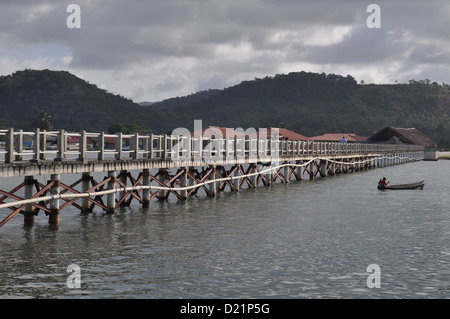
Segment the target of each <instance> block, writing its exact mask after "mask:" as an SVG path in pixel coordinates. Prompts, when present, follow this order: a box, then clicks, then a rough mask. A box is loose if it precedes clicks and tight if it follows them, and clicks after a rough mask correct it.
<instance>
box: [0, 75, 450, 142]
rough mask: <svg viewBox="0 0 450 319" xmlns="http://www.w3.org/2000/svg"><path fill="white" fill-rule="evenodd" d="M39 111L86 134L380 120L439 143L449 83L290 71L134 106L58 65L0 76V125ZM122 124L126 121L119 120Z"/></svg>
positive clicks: (320, 126) (302, 129) (367, 131)
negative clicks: (365, 81)
mask: <svg viewBox="0 0 450 319" xmlns="http://www.w3.org/2000/svg"><path fill="white" fill-rule="evenodd" d="M42 110H45V111H47V114H48V115H49V116H51V118H50V121H51V123H52V124H53V126H54V128H55V129H58V128H64V129H67V130H71V131H79V130H81V129H85V130H87V131H89V132H95V131H107V130H108V128H110V127H111V126H113V127H114V129H117V128H126V127H128V128H129V129H131V130H132V129H135V128H139V130H140V131H146V130H151V131H153V132H155V133H170V132H171V131H172V130H173V129H175V128H177V127H186V128H189V129H192V127H193V121H194V120H195V119H198V120H203V126H207V125H215V126H226V127H230V128H237V127H242V128H249V127H255V128H258V127H271V126H272V127H280V126H281V127H287V128H289V129H291V130H294V131H296V132H298V133H300V134H303V135H306V136H313V135H319V134H321V133H323V132H355V133H357V134H360V135H371V134H372V133H373V132H374V131H376V130H378V129H381V128H383V127H385V126H396V127H416V128H417V129H419V130H421V131H422V132H424V133H425V134H427V135H429V136H430V137H431V138H432V139H434V140H435V141H436V142H438V143H439V144H441V145H443V144H447V145H449V144H450V143H449V140H450V86H449V85H447V84H438V83H435V82H431V81H429V80H424V81H415V80H411V81H410V83H409V84H394V85H387V84H383V85H372V84H369V85H361V84H358V83H357V82H356V81H355V79H354V78H353V77H351V76H340V75H334V74H324V73H322V74H317V73H307V72H295V73H289V74H285V75H275V76H274V77H266V78H263V79H254V80H251V81H244V82H242V83H240V84H238V85H235V86H232V87H229V88H226V89H223V90H209V91H203V92H198V94H192V95H190V96H187V97H177V98H172V99H168V100H166V101H162V102H158V103H155V104H151V105H150V106H145V107H144V106H141V105H139V104H137V103H134V102H133V101H131V100H128V99H125V98H123V97H121V96H118V95H113V94H110V93H108V92H106V91H104V90H102V89H99V88H98V87H96V86H95V85H94V84H89V83H87V82H86V81H84V80H82V79H79V78H77V77H75V76H73V75H71V74H70V73H68V72H64V71H49V70H43V71H35V70H25V71H18V72H16V73H14V74H13V75H9V76H2V77H0V112H1V115H0V126H1V127H3V128H6V127H15V128H22V129H28V128H30V127H31V124H32V123H33V121H34V120H35V119H36V117H38V116H39V114H40V112H41V111H42ZM124 123H128V124H130V123H131V124H133V125H128V126H126V125H122V124H124Z"/></svg>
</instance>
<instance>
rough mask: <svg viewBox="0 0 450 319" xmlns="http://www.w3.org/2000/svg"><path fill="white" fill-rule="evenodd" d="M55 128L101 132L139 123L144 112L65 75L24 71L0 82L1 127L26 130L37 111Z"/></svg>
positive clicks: (6, 77) (3, 77)
mask: <svg viewBox="0 0 450 319" xmlns="http://www.w3.org/2000/svg"><path fill="white" fill-rule="evenodd" d="M43 110H45V111H47V114H48V115H49V116H50V119H49V120H50V122H51V123H52V124H53V125H54V127H55V128H64V129H66V130H72V131H78V130H81V129H86V130H89V131H100V130H105V131H106V128H107V127H108V126H109V125H112V124H115V123H118V122H119V123H120V122H127V121H130V122H134V121H138V122H141V117H142V113H143V112H144V109H143V107H142V106H140V105H138V104H136V103H134V102H133V101H131V100H128V99H125V98H124V97H121V96H118V95H113V94H110V93H108V92H106V91H105V90H102V89H100V88H98V87H97V86H96V85H94V84H90V83H88V82H86V81H84V80H82V79H80V78H78V77H76V76H74V75H72V74H70V73H68V72H65V71H50V70H42V71H37V70H25V71H18V72H15V73H14V74H12V75H9V76H2V77H1V78H0V112H1V113H0V114H1V125H2V127H5V126H6V127H14V128H22V129H28V128H30V126H31V124H32V123H33V121H34V120H35V119H36V117H38V116H39V114H40V112H41V111H43Z"/></svg>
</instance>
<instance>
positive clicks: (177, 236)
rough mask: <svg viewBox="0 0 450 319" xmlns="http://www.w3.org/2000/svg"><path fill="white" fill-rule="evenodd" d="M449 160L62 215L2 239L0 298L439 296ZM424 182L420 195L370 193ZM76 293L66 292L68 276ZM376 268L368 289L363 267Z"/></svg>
mask: <svg viewBox="0 0 450 319" xmlns="http://www.w3.org/2000/svg"><path fill="white" fill-rule="evenodd" d="M449 168H450V161H439V162H419V163H414V164H406V165H400V166H395V167H389V168H384V169H377V170H373V171H368V172H362V173H355V174H350V175H341V176H336V177H329V178H326V179H317V180H316V181H313V182H311V181H302V182H293V183H290V184H286V185H285V184H277V185H273V186H272V187H260V188H258V189H256V190H253V189H249V190H243V191H241V192H240V193H231V192H228V193H221V194H219V195H218V196H217V198H215V199H211V198H207V197H206V196H198V197H192V198H190V199H189V200H188V201H186V202H177V201H175V200H171V201H170V202H168V203H167V202H158V201H155V202H152V203H151V207H150V208H149V209H142V208H140V207H139V206H137V205H135V206H133V207H131V208H125V209H120V210H118V211H117V212H116V214H114V215H109V214H104V213H103V212H101V211H96V212H94V213H92V214H89V215H82V214H79V213H78V212H77V211H75V210H70V209H66V210H64V211H63V212H62V213H61V216H60V224H59V227H58V229H57V230H55V229H51V228H50V227H49V226H48V225H47V218H45V217H43V216H38V217H36V221H35V225H34V226H33V227H31V228H26V227H24V226H23V225H22V220H21V219H20V218H16V219H15V220H13V221H11V222H10V223H8V224H7V225H6V226H5V227H4V228H2V229H1V230H0V238H1V240H2V246H1V248H0V249H1V252H0V256H1V257H0V262H1V265H2V267H1V270H0V275H1V277H0V297H2V298H33V297H39V298H72V297H73V298H80V297H81V298H136V297H137V298H140V297H142V298H265V297H268V298H323V297H328V298H335V297H339V298H372V297H376V298H392V297H402V298H404V297H412V298H423V297H431V298H442V297H444V298H445V297H449V289H450V287H449V284H448V278H449V275H450V271H449V270H447V269H448V267H447V264H448V262H449V261H450V251H449V249H448V239H449V225H450V211H449V209H448V207H450V205H449V204H450V199H449V197H448V196H444V194H448V189H449V186H450V182H449V181H450V179H449V176H448V174H449V172H450V169H449ZM380 174H382V175H386V176H387V177H388V178H389V179H390V180H391V181H392V182H394V181H395V183H397V182H398V183H402V182H411V181H417V180H422V179H425V180H426V185H425V188H424V190H423V191H420V190H414V191H411V190H406V191H394V192H380V191H377V190H376V182H377V181H378V180H379V178H380ZM70 264H76V265H78V266H79V267H80V269H81V288H80V289H69V288H68V287H67V285H66V281H67V278H68V276H69V275H70V274H69V273H68V272H67V266H68V265H70ZM370 264H378V265H379V266H380V268H381V288H379V289H377V288H374V289H369V288H367V285H366V280H367V277H368V275H369V273H367V272H366V268H367V266H368V265H370Z"/></svg>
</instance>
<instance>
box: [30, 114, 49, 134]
mask: <svg viewBox="0 0 450 319" xmlns="http://www.w3.org/2000/svg"><path fill="white" fill-rule="evenodd" d="M51 118H52V117H51V116H50V115H48V112H47V111H46V110H42V111H41V112H39V114H38V116H37V117H36V119H35V120H34V121H33V123H31V127H33V128H40V129H41V130H47V131H51V130H52V129H53V125H52V123H50V119H51Z"/></svg>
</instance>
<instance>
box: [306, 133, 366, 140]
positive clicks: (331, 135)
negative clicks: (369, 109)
mask: <svg viewBox="0 0 450 319" xmlns="http://www.w3.org/2000/svg"><path fill="white" fill-rule="evenodd" d="M342 137H345V139H346V140H347V142H364V141H366V140H367V137H365V136H360V135H356V134H354V133H325V134H322V135H319V136H313V137H311V140H313V141H324V142H325V141H326V142H339V141H340V140H341V139H342Z"/></svg>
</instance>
